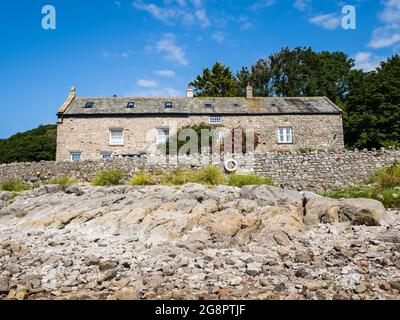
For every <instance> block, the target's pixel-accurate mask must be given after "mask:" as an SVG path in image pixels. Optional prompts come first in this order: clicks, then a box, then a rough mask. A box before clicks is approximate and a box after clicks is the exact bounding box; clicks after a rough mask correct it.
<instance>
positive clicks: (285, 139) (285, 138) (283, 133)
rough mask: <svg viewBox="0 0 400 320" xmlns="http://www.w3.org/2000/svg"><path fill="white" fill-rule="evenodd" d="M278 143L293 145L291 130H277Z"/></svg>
mask: <svg viewBox="0 0 400 320" xmlns="http://www.w3.org/2000/svg"><path fill="white" fill-rule="evenodd" d="M278 142H279V143H293V135H292V128H279V129H278Z"/></svg>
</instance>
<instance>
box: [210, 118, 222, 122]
mask: <svg viewBox="0 0 400 320" xmlns="http://www.w3.org/2000/svg"><path fill="white" fill-rule="evenodd" d="M210 124H222V117H220V116H211V117H210Z"/></svg>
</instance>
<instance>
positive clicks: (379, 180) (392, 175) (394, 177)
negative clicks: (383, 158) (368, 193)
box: [374, 165, 400, 190]
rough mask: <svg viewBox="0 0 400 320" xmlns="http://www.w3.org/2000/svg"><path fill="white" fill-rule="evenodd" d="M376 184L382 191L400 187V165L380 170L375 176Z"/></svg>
mask: <svg viewBox="0 0 400 320" xmlns="http://www.w3.org/2000/svg"><path fill="white" fill-rule="evenodd" d="M374 182H376V184H377V187H378V188H379V189H380V190H383V189H386V188H395V187H398V186H400V165H393V166H391V167H389V168H382V169H379V170H378V171H377V172H376V174H375V177H374Z"/></svg>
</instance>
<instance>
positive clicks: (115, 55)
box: [101, 50, 134, 59]
mask: <svg viewBox="0 0 400 320" xmlns="http://www.w3.org/2000/svg"><path fill="white" fill-rule="evenodd" d="M133 54H134V52H133V51H132V50H127V51H124V52H118V53H116V52H110V51H103V52H102V54H101V56H102V58H103V59H128V58H129V57H130V56H131V55H133Z"/></svg>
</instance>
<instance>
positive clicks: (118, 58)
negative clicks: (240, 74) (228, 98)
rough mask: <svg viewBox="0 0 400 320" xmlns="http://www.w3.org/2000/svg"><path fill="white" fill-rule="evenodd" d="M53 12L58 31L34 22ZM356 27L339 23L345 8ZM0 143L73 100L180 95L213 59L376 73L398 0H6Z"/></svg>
mask: <svg viewBox="0 0 400 320" xmlns="http://www.w3.org/2000/svg"><path fill="white" fill-rule="evenodd" d="M48 4H49V5H53V6H54V7H55V9H56V19H57V20H56V23H57V25H56V30H44V29H43V28H42V26H41V21H42V18H43V16H44V15H43V14H42V13H41V11H42V7H43V6H45V5H48ZM344 5H354V6H355V7H356V9H357V29H356V30H344V29H343V28H342V27H341V18H342V13H341V11H342V7H343V6H344ZM0 39H1V50H0V93H1V99H0V138H5V137H8V136H10V135H11V134H14V133H16V132H21V131H25V130H28V129H31V128H33V127H36V126H37V125H39V124H47V123H55V121H56V112H57V110H58V108H59V107H60V105H61V104H62V103H63V101H64V100H65V98H66V97H67V95H68V91H69V88H70V87H71V85H75V86H76V88H77V94H78V95H79V96H112V95H114V94H116V95H146V96H147V95H173V96H175V95H183V94H184V93H185V89H186V86H187V84H188V82H190V80H192V79H193V78H194V77H195V75H197V74H198V73H200V72H201V71H202V69H203V68H204V67H207V66H211V65H212V64H213V63H214V62H215V61H216V60H220V61H222V62H223V63H224V64H227V65H229V66H231V67H232V69H233V71H237V70H238V69H240V68H241V67H242V66H249V65H251V64H253V63H255V62H256V61H257V60H258V59H260V58H263V57H267V56H268V55H269V54H271V53H273V52H276V51H279V50H280V49H281V48H282V47H286V46H288V47H296V46H311V47H312V48H313V49H314V50H316V51H320V50H329V51H335V50H342V51H344V52H346V53H347V54H348V55H349V56H351V57H353V58H355V59H356V64H357V67H359V68H364V69H365V70H371V69H373V68H374V67H375V66H376V65H377V64H378V63H379V61H381V60H383V59H385V58H386V57H388V56H391V55H392V54H393V53H396V52H397V51H398V49H399V46H400V0H386V1H380V0H352V1H350V0H348V1H335V0H324V1H321V0H241V1H234V0H118V1H115V0H85V1H82V0H80V1H78V0H68V1H67V0H46V1H41V0H34V1H32V0H13V1H11V0H3V1H1V4H0Z"/></svg>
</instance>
